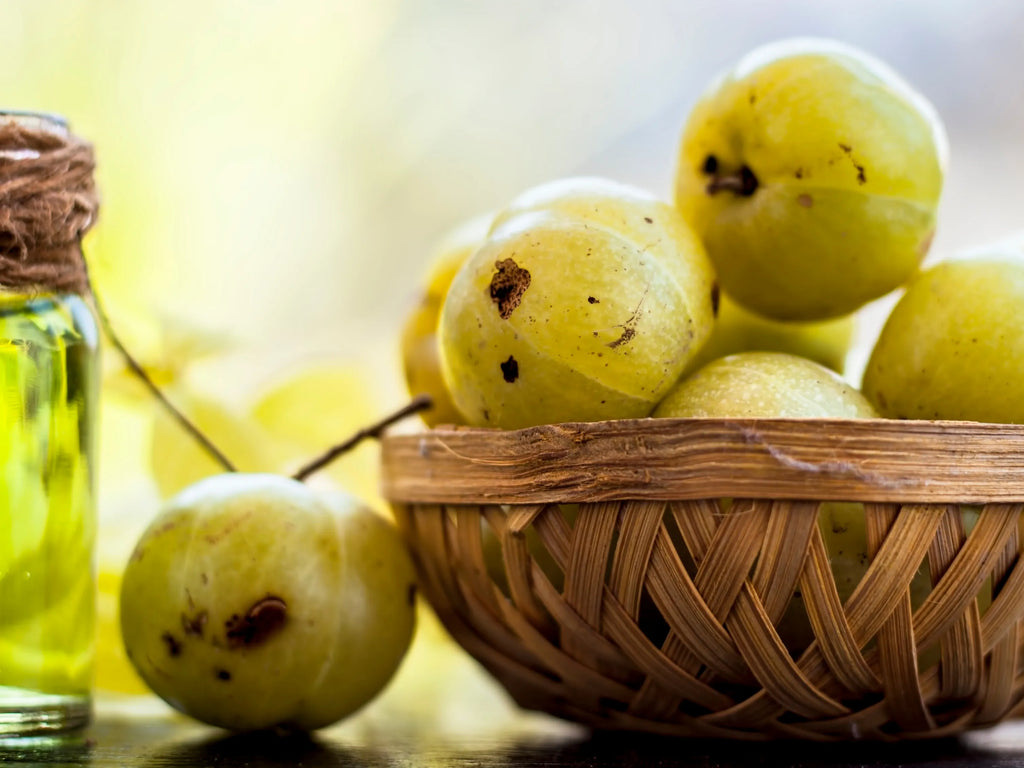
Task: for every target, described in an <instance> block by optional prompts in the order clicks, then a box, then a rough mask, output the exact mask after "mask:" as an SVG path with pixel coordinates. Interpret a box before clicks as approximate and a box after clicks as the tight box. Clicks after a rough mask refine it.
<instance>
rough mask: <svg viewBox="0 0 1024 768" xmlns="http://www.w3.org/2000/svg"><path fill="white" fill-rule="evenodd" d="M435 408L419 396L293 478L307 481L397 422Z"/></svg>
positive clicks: (427, 400) (304, 468) (309, 464)
mask: <svg viewBox="0 0 1024 768" xmlns="http://www.w3.org/2000/svg"><path fill="white" fill-rule="evenodd" d="M433 406H434V401H433V400H431V399H430V397H429V396H427V395H418V396H417V397H414V398H413V399H412V400H411V401H410V402H409V403H408V404H407V405H406V406H404V407H403V408H399V409H398V410H397V411H395V412H394V413H392V414H391V415H390V416H385V417H384V418H383V419H381V420H380V421H378V422H377V423H375V424H371V425H370V426H368V427H365V428H363V429H360V430H359V431H358V432H356V433H355V434H354V435H352V437H350V438H349V439H348V440H346V441H345V442H343V443H338V444H337V445H336V446H334V447H333V448H330V449H329V450H327V451H325V452H324V453H323V454H321V455H320V456H317V457H316V458H315V459H313V460H312V461H310V462H309V463H308V464H306V465H305V466H303V467H302V468H301V469H299V470H298V471H297V472H296V473H295V474H294V475H292V478H293V479H294V480H305V479H306V478H307V477H309V476H310V475H312V474H313V473H314V472H317V471H319V470H321V469H323V468H324V467H326V466H327V465H328V464H330V463H331V462H332V461H334V460H335V459H336V458H338V457H339V456H341V454H343V453H345V452H346V451H350V450H351V449H353V448H355V447H356V445H358V444H359V443H361V442H362V441H363V440H365V439H367V438H370V437H372V438H379V437H380V436H381V434H382V433H383V432H384V430H385V429H387V428H388V427H390V426H391V425H392V424H394V423H395V422H398V421H401V420H402V419H405V418H408V417H409V416H412V415H413V414H414V413H418V412H420V411H425V410H427V409H428V408H432V407H433Z"/></svg>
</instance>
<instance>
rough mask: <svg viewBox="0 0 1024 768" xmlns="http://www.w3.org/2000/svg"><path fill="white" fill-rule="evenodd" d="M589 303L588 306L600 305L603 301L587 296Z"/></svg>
mask: <svg viewBox="0 0 1024 768" xmlns="http://www.w3.org/2000/svg"><path fill="white" fill-rule="evenodd" d="M587 303H588V304H600V303H601V300H600V299H595V298H594V297H593V296H587Z"/></svg>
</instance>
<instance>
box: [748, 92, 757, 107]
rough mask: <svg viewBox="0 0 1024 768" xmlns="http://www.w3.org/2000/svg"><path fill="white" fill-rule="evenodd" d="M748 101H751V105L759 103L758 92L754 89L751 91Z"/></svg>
mask: <svg viewBox="0 0 1024 768" xmlns="http://www.w3.org/2000/svg"><path fill="white" fill-rule="evenodd" d="M747 102H748V103H749V104H750V105H751V106H753V105H754V104H756V103H757V94H756V93H754V92H753V91H751V92H750V95H749V96H747Z"/></svg>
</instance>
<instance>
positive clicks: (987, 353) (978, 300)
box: [864, 245, 1024, 424]
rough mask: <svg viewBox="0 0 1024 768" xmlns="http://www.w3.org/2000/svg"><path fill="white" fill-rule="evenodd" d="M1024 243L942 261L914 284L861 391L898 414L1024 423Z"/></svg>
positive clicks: (876, 351)
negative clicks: (970, 256) (1022, 379)
mask: <svg viewBox="0 0 1024 768" xmlns="http://www.w3.org/2000/svg"><path fill="white" fill-rule="evenodd" d="M1022 308H1024V249H1022V248H1021V247H1020V246H1015V245H1011V246H1009V247H1007V246H995V247H992V248H990V249H984V250H982V251H980V252H978V253H977V254H976V255H974V257H973V258H969V259H963V260H956V261H948V262H943V263H940V264H936V265H935V266H933V267H931V268H930V269H928V270H926V271H925V272H923V273H922V274H921V275H920V276H919V277H918V278H917V279H916V280H915V281H914V282H913V283H911V284H910V286H908V288H907V291H906V293H905V294H904V295H903V297H902V298H901V299H900V300H899V302H898V303H897V304H896V306H895V308H894V309H893V311H892V313H891V314H890V315H889V319H888V320H887V321H886V323H885V326H884V327H883V329H882V332H881V335H880V336H879V337H878V341H877V342H876V343H875V347H874V350H873V351H872V353H871V357H870V359H869V360H868V364H867V367H866V369H865V372H864V394H865V395H867V397H868V398H869V399H870V400H871V401H872V402H873V403H874V404H875V406H876V407H877V408H878V410H879V411H880V412H881V413H882V414H884V415H886V416H890V417H894V418H902V419H963V420H968V421H987V422H1001V423H1012V424H1020V423H1024V389H1022V388H1021V372H1022V371H1024V309H1022Z"/></svg>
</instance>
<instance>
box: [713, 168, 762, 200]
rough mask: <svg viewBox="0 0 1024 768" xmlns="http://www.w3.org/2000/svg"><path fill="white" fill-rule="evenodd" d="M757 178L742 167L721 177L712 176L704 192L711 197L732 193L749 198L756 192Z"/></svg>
mask: <svg viewBox="0 0 1024 768" xmlns="http://www.w3.org/2000/svg"><path fill="white" fill-rule="evenodd" d="M757 186H758V185H757V177H756V176H754V174H753V172H752V171H751V170H750V169H749V168H747V167H746V166H743V167H742V168H741V169H740V170H739V171H738V172H736V173H730V174H727V175H723V176H713V177H712V178H711V181H709V182H708V184H707V186H706V187H705V188H704V190H705V191H706V192H707V193H708V194H709V195H713V194H715V193H716V192H733V193H735V194H737V195H742V196H743V197H750V196H751V195H752V194H754V192H755V191H756V190H757Z"/></svg>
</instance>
